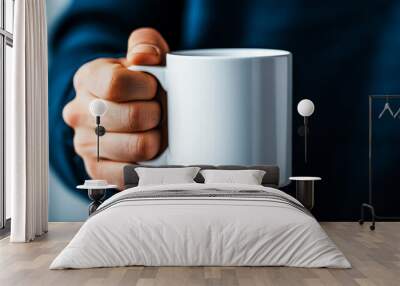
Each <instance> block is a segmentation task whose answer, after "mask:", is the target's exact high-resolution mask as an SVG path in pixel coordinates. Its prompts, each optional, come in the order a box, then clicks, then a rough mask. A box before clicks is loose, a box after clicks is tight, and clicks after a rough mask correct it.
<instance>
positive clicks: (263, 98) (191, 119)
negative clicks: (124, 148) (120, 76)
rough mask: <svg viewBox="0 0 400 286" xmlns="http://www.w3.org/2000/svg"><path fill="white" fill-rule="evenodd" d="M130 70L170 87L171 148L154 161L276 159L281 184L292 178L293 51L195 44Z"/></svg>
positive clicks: (251, 162)
mask: <svg viewBox="0 0 400 286" xmlns="http://www.w3.org/2000/svg"><path fill="white" fill-rule="evenodd" d="M129 69H130V70H135V71H143V72H147V73H150V74H152V75H153V76H155V77H156V78H157V79H158V81H159V83H160V84H161V86H162V88H163V89H165V90H166V92H167V105H168V148H167V149H166V150H165V152H164V153H163V154H161V155H160V156H159V157H158V158H156V159H155V160H152V161H150V162H147V163H148V164H171V165H178V164H179V165H180V164H182V165H192V164H211V165H231V164H232V165H255V164H271V165H278V166H279V167H280V185H284V184H286V183H287V182H288V181H287V180H288V179H287V178H289V177H290V176H291V161H292V154H291V153H292V140H291V134H292V57H291V53H289V52H287V51H282V50H269V49H207V50H187V51H177V52H171V53H168V54H167V59H166V66H165V67H159V66H131V67H129ZM144 163H145V162H144Z"/></svg>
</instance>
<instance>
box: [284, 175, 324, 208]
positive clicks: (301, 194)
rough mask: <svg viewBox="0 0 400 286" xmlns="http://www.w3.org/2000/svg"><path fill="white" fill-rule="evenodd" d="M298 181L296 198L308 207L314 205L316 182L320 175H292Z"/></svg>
mask: <svg viewBox="0 0 400 286" xmlns="http://www.w3.org/2000/svg"><path fill="white" fill-rule="evenodd" d="M289 179H290V180H291V181H295V182H296V199H297V200H298V201H299V202H301V203H302V204H303V205H304V206H305V207H306V208H307V209H309V210H311V209H312V208H313V207H314V182H315V181H320V180H321V178H320V177H290V178H289Z"/></svg>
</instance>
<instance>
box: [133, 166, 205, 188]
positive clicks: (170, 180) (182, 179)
mask: <svg viewBox="0 0 400 286" xmlns="http://www.w3.org/2000/svg"><path fill="white" fill-rule="evenodd" d="M135 171H136V173H137V174H138V176H139V183H138V185H139V186H149V185H165V184H187V183H195V181H194V180H193V179H194V177H196V175H197V173H198V172H199V171H200V168H199V167H184V168H146V167H137V168H135Z"/></svg>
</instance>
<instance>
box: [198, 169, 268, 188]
mask: <svg viewBox="0 0 400 286" xmlns="http://www.w3.org/2000/svg"><path fill="white" fill-rule="evenodd" d="M200 174H202V175H203V177H204V183H205V184H212V183H223V184H246V185H261V182H262V179H263V177H264V175H265V171H261V170H202V171H201V172H200Z"/></svg>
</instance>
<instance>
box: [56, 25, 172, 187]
mask: <svg viewBox="0 0 400 286" xmlns="http://www.w3.org/2000/svg"><path fill="white" fill-rule="evenodd" d="M168 50H169V48H168V45H167V43H166V42H165V40H164V39H163V37H162V36H161V35H160V34H159V33H158V32H157V31H156V30H154V29H150V28H142V29H138V30H135V31H134V32H132V34H131V35H130V37H129V40H128V52H127V56H126V58H121V59H113V58H100V59H96V60H93V61H91V62H88V63H86V64H84V65H83V66H82V67H81V68H80V69H79V70H78V71H77V72H76V74H75V76H74V87H75V91H76V97H75V98H74V99H73V100H72V101H71V102H69V103H68V104H67V105H66V106H65V107H64V110H63V118H64V121H65V122H66V123H67V124H68V125H69V126H70V127H72V128H73V129H74V132H75V135H74V148H75V151H76V153H77V154H79V155H80V156H81V157H82V158H83V160H84V163H85V168H86V171H87V172H88V174H89V175H90V177H92V178H94V179H104V180H107V181H108V182H109V183H111V184H116V185H118V186H119V187H121V186H122V185H123V167H124V166H125V165H126V163H133V162H138V161H145V160H149V159H152V158H154V157H155V156H156V155H157V154H158V153H159V152H160V149H161V148H162V144H161V137H162V136H161V130H160V124H159V123H160V120H161V106H160V103H159V101H157V100H156V99H155V97H156V93H157V81H156V79H155V78H154V77H152V76H151V75H149V74H146V73H143V72H137V71H130V70H128V69H127V67H128V66H130V65H133V64H136V65H160V64H163V63H164V62H165V54H166V53H167V52H168ZM95 98H101V99H104V100H105V101H106V102H107V105H108V111H107V113H106V114H105V115H104V116H103V117H102V118H101V125H103V126H104V127H105V128H106V130H107V132H106V134H105V135H104V136H102V137H101V138H100V156H101V158H102V159H101V160H100V162H97V161H96V158H97V157H96V156H97V155H96V150H97V149H96V135H95V132H94V129H95V126H96V124H95V123H96V122H95V118H93V116H92V115H91V114H90V112H89V104H90V102H91V101H92V100H93V99H95Z"/></svg>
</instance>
